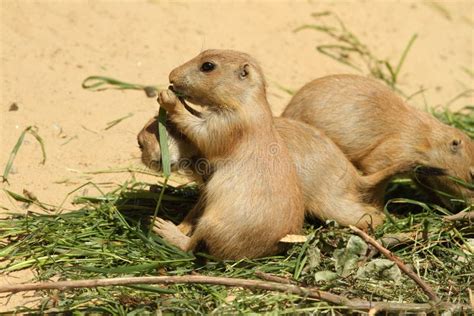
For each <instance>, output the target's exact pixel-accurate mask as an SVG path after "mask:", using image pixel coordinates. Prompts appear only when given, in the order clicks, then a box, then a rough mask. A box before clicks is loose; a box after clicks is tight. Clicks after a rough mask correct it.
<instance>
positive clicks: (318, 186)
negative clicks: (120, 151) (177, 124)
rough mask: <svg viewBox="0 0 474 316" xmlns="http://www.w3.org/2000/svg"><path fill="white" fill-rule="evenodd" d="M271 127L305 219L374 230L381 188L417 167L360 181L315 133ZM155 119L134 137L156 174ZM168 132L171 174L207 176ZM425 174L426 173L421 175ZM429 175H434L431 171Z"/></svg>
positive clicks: (188, 224)
mask: <svg viewBox="0 0 474 316" xmlns="http://www.w3.org/2000/svg"><path fill="white" fill-rule="evenodd" d="M274 121H275V127H276V129H277V131H278V133H279V134H280V136H281V137H282V139H283V141H284V142H285V144H286V146H287V147H288V150H289V152H290V156H291V158H292V160H293V162H294V164H295V167H296V171H297V175H298V179H299V182H300V184H301V188H302V191H303V197H304V206H305V209H306V214H307V215H308V216H310V217H316V218H319V219H321V220H327V219H330V220H335V221H336V222H338V223H339V224H341V225H355V226H357V227H359V228H362V229H367V228H368V227H369V226H373V227H376V226H378V225H380V224H381V223H383V220H384V218H385V215H384V213H383V212H382V205H381V204H380V200H381V198H380V197H379V194H381V195H382V200H383V193H384V192H383V188H384V187H385V186H386V182H388V181H389V180H390V178H391V177H392V176H393V175H395V174H396V173H397V172H400V171H403V172H405V171H409V170H411V169H412V168H414V166H415V165H416V164H413V165H406V166H399V165H396V166H393V167H389V168H387V169H384V170H382V171H380V172H377V173H374V174H373V175H370V176H361V175H360V174H359V173H358V171H357V170H356V168H355V167H354V166H353V165H352V164H351V163H350V161H349V160H348V159H347V158H346V157H345V155H344V154H343V153H342V151H341V150H340V149H339V148H338V147H337V146H336V145H335V144H334V143H333V142H332V141H331V139H329V138H328V137H327V136H326V135H325V134H324V133H322V132H321V131H319V130H317V129H316V128H314V127H312V126H310V125H308V124H305V123H302V122H299V121H295V120H292V119H288V118H274ZM157 124H158V123H157V119H156V118H153V119H151V120H150V121H148V123H147V124H146V125H145V126H144V127H143V129H142V130H141V132H140V133H139V134H138V143H139V147H140V149H141V151H142V156H141V157H142V161H143V163H144V164H145V165H146V166H148V167H150V168H152V169H155V170H158V171H159V170H160V160H161V150H160V145H159V142H158V138H157V132H158V131H157V129H158V128H157ZM167 129H168V138H169V148H170V156H171V157H174V158H173V160H172V163H173V166H174V167H175V169H179V170H182V169H184V170H185V171H186V172H188V171H192V172H193V175H194V178H195V179H197V180H198V181H199V180H200V179H201V178H204V179H205V178H206V177H208V176H209V175H208V174H206V172H208V169H209V168H207V166H206V165H205V164H203V162H205V161H203V160H201V159H196V158H198V157H199V155H200V154H199V151H198V150H197V148H196V147H195V146H194V145H193V144H192V143H191V142H189V141H188V140H186V139H185V138H183V137H182V136H181V135H180V134H179V133H178V132H177V131H176V130H175V129H174V128H173V127H171V128H167ZM425 170H426V171H428V170H429V168H426V169H425ZM432 171H433V170H432ZM198 209H199V206H197V207H196V208H194V209H193V210H192V211H191V212H190V213H189V214H188V216H186V218H185V219H184V221H183V222H182V223H181V224H180V225H179V228H180V229H181V231H182V232H184V233H188V232H189V231H191V230H192V227H193V226H194V225H195V223H196V219H197V217H198V216H199V210H198Z"/></svg>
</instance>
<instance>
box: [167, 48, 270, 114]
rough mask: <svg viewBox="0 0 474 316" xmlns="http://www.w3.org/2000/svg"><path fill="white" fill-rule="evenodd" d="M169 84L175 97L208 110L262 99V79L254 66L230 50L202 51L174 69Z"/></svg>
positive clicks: (245, 56)
mask: <svg viewBox="0 0 474 316" xmlns="http://www.w3.org/2000/svg"><path fill="white" fill-rule="evenodd" d="M169 81H170V83H171V85H172V90H173V91H174V92H175V93H176V94H177V95H178V96H181V97H182V98H184V99H186V100H188V101H190V102H191V103H194V104H197V105H201V106H206V107H210V108H236V107H238V106H239V104H251V103H252V102H249V100H251V99H258V98H262V97H263V98H265V79H264V76H263V73H262V70H261V69H260V66H259V65H258V63H257V62H256V61H255V59H254V58H252V57H251V56H250V55H248V54H245V53H241V52H237V51H232V50H218V49H215V50H206V51H204V52H202V53H201V54H199V55H198V56H196V57H195V58H193V59H191V60H190V61H188V62H187V63H185V64H183V65H181V66H179V67H177V68H175V69H174V70H173V71H172V72H171V73H170V75H169Z"/></svg>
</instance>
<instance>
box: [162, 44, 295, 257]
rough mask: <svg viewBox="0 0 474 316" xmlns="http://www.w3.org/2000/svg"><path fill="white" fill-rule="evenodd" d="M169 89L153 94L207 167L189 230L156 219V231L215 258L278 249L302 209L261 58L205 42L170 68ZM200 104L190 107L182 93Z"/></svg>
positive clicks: (256, 253) (255, 253) (259, 255)
mask: <svg viewBox="0 0 474 316" xmlns="http://www.w3.org/2000/svg"><path fill="white" fill-rule="evenodd" d="M169 79H170V83H171V84H172V88H173V91H171V90H165V91H162V92H161V93H160V95H159V97H158V101H159V103H160V105H161V106H162V107H164V108H165V109H166V110H167V112H168V116H169V120H170V121H172V122H173V123H174V124H175V125H176V128H177V129H178V130H179V131H180V132H182V133H183V134H184V135H185V136H186V137H187V138H188V139H189V140H190V141H191V142H192V143H193V144H194V145H195V146H196V147H197V148H198V149H199V151H200V152H201V153H202V156H203V157H205V158H206V159H207V160H208V161H209V164H210V167H211V168H212V176H211V177H210V178H209V179H207V181H206V183H205V186H204V188H203V192H202V195H201V198H200V200H199V202H198V204H200V205H202V211H201V212H202V214H200V218H199V221H198V222H197V224H196V226H195V227H194V230H193V232H192V235H191V236H190V237H188V236H186V235H184V234H182V233H181V231H179V229H177V228H176V226H174V225H173V224H172V223H171V222H167V221H163V220H161V221H159V223H158V233H159V234H160V235H161V236H162V237H164V238H165V239H166V240H168V241H169V242H171V243H173V244H175V245H176V246H178V247H180V248H181V249H183V250H185V251H189V250H197V249H198V248H200V247H201V246H205V248H206V250H207V251H208V252H209V253H210V254H211V255H214V256H216V257H218V258H221V259H241V258H255V257H262V256H267V255H273V254H276V253H278V252H280V251H281V250H282V248H281V247H282V246H281V244H280V243H279V240H280V239H281V238H282V237H284V236H286V235H288V234H297V233H299V232H300V230H301V229H302V226H303V220H304V209H303V199H302V194H301V190H300V187H299V184H298V181H297V178H296V171H295V168H294V166H293V164H292V163H291V160H290V157H289V155H288V151H287V149H286V147H285V145H284V144H283V143H282V140H281V138H280V137H279V135H278V133H277V132H276V130H275V127H274V125H273V118H272V114H271V111H270V107H269V105H268V102H267V99H266V91H265V80H264V77H263V73H262V71H261V70H260V67H259V65H258V64H257V63H256V62H255V60H254V59H253V58H252V57H251V56H249V55H247V54H244V53H240V52H236V51H228V50H207V51H204V52H202V53H201V54H199V55H198V56H197V57H195V58H193V59H192V60H190V61H189V62H187V63H185V64H183V65H182V66H180V67H178V68H176V69H174V70H173V71H172V72H171V74H170V78H169ZM175 93H176V94H178V95H180V96H182V98H183V99H185V100H186V101H190V102H192V103H194V104H197V105H200V106H203V107H205V109H206V110H205V111H203V112H202V113H201V115H200V116H196V115H194V114H193V113H191V112H190V111H189V110H188V109H187V108H186V104H185V103H183V99H178V98H177V97H176V95H175Z"/></svg>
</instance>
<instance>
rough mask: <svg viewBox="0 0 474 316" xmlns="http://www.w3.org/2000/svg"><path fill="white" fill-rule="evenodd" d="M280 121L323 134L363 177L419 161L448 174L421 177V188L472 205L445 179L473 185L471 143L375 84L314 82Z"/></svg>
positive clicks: (357, 79)
mask: <svg viewBox="0 0 474 316" xmlns="http://www.w3.org/2000/svg"><path fill="white" fill-rule="evenodd" d="M282 116H284V117H288V118H293V119H296V120H300V121H303V122H305V123H308V124H310V125H312V126H314V127H317V128H319V129H321V130H322V131H324V133H326V134H327V135H328V136H329V137H330V138H331V139H332V140H333V141H334V142H335V143H336V144H337V145H338V146H339V147H340V148H341V150H342V151H343V152H344V154H346V155H347V157H348V158H349V159H350V161H351V162H352V163H353V164H354V165H355V166H356V167H357V168H359V169H360V170H361V171H363V172H364V173H366V174H372V173H374V172H378V171H381V170H383V169H385V168H387V167H391V166H394V165H396V164H400V165H404V164H406V163H409V162H415V161H417V162H419V163H422V164H424V165H428V166H433V167H438V168H441V169H444V170H446V173H447V176H444V177H435V178H431V177H425V178H423V177H419V178H418V179H419V180H420V181H422V182H423V183H424V184H425V185H427V186H428V187H432V188H433V189H435V190H440V191H444V192H447V193H449V194H452V195H454V196H458V197H463V198H465V199H466V200H467V201H468V202H470V203H472V202H473V199H474V193H473V191H472V190H470V189H468V188H465V187H463V186H461V185H459V184H457V183H455V182H453V181H451V180H450V179H449V178H448V176H453V177H457V178H460V179H462V180H463V181H465V182H467V183H470V184H472V183H473V177H474V142H473V141H472V140H471V139H470V138H469V137H468V136H467V135H465V134H464V133H462V132H461V131H459V130H457V129H455V128H453V127H450V126H447V125H445V124H443V123H441V122H440V121H438V120H436V119H435V118H434V117H432V116H431V115H430V114H428V113H426V112H423V111H421V110H418V109H416V108H413V107H411V106H409V105H407V104H406V103H405V102H404V101H403V100H402V99H401V98H400V97H398V96H397V95H396V94H395V93H394V92H393V91H392V90H390V89H389V88H388V87H386V86H384V85H383V84H381V83H379V82H377V81H375V80H373V79H369V78H365V77H361V76H356V75H333V76H327V77H323V78H319V79H316V80H314V81H312V82H310V83H308V84H306V85H305V86H304V87H303V88H302V89H301V90H299V91H298V92H297V93H296V94H295V95H294V97H293V98H292V100H291V101H290V103H289V104H288V106H287V108H286V109H285V111H284V112H283V114H282ZM441 198H442V197H441ZM445 202H446V203H447V204H449V202H448V201H445Z"/></svg>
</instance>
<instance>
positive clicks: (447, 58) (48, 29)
mask: <svg viewBox="0 0 474 316" xmlns="http://www.w3.org/2000/svg"><path fill="white" fill-rule="evenodd" d="M442 7H443V8H444V9H445V10H443V9H439V6H436V5H432V4H431V2H421V1H358V2H353V1H259V2H257V1H232V2H231V1H220V2H211V1H188V2H185V1H182V2H175V3H170V2H166V1H103V2H101V1H94V2H92V1H91V3H87V2H85V1H63V2H59V1H58V2H52V1H51V2H47V1H42V2H32V1H6V0H4V1H1V9H0V10H1V13H0V14H1V15H0V20H1V29H0V38H1V68H0V73H1V76H0V78H1V79H0V80H1V83H0V100H1V107H0V111H1V112H0V113H1V114H0V128H1V134H0V172H2V173H3V169H4V167H5V165H6V163H7V161H8V158H9V155H10V152H11V150H12V148H13V146H14V145H15V143H16V141H17V139H18V137H19V136H20V134H21V132H22V131H23V130H24V129H25V128H26V127H28V126H35V127H36V128H37V132H38V134H39V135H40V136H41V137H42V138H43V139H44V142H45V149H46V153H47V160H46V163H45V164H44V165H41V164H40V162H41V158H42V157H41V150H40V146H39V145H38V143H37V142H36V141H35V139H34V138H33V137H32V136H31V135H27V136H26V137H25V142H24V143H23V146H22V147H21V148H20V151H19V153H18V155H17V157H16V159H15V161H14V166H13V169H12V173H11V174H10V176H9V183H3V184H0V188H1V189H8V190H11V191H13V192H17V193H21V192H22V191H23V190H27V191H29V192H31V193H32V194H34V195H35V196H36V197H37V198H38V199H39V200H41V201H42V202H46V203H50V204H54V205H57V204H59V203H61V202H62V201H63V199H64V198H65V197H66V196H67V194H68V193H69V192H71V191H73V190H75V189H76V188H77V187H78V186H80V185H83V184H85V183H87V182H88V181H93V182H95V183H97V184H98V185H99V186H100V187H101V188H102V189H103V190H107V189H108V188H110V187H113V186H114V185H115V184H118V183H122V182H123V181H125V180H126V179H129V178H130V177H132V174H131V173H128V172H125V173H110V172H108V173H103V174H89V173H87V172H91V171H92V172H93V171H99V170H109V171H110V170H111V169H123V168H141V165H140V161H139V150H138V147H137V143H136V134H137V133H138V132H139V130H140V128H141V127H142V126H143V125H144V124H145V122H146V121H147V120H148V119H149V118H150V117H152V116H153V115H154V114H155V113H156V112H157V103H156V101H155V99H154V98H146V97H145V95H144V93H143V92H141V91H118V90H108V91H103V92H91V91H87V90H83V89H82V88H81V82H82V81H83V79H85V78H86V77H87V76H90V75H106V76H111V77H114V78H118V79H122V80H124V81H129V82H134V83H144V84H156V85H162V86H163V87H166V85H167V82H168V80H167V78H168V73H169V71H170V70H171V69H173V68H174V67H176V66H178V65H180V64H181V63H183V62H185V61H187V60H188V59H190V58H192V57H194V56H195V55H197V54H198V53H199V52H200V51H202V50H204V49H207V48H228V49H236V50H241V51H245V52H248V53H250V54H252V55H254V56H255V57H256V58H257V59H258V60H259V61H260V62H261V64H262V67H263V69H264V71H265V73H266V75H267V79H268V81H269V83H270V84H269V101H270V103H271V104H272V107H273V110H274V113H275V115H278V114H280V113H281V111H282V110H283V108H284V106H285V105H286V103H287V102H288V101H289V99H290V95H289V94H287V93H285V92H284V91H282V90H281V89H279V88H278V87H277V86H276V84H275V83H277V84H279V85H282V86H284V87H287V88H290V89H298V88H299V87H300V86H302V85H303V84H304V83H306V82H308V81H310V80H311V79H314V78H317V77H320V76H324V75H328V74H335V73H358V74H367V72H365V73H364V72H362V73H361V72H358V71H356V70H354V69H352V68H349V67H347V66H345V65H343V64H341V63H338V62H337V61H334V60H332V59H330V58H328V57H327V56H324V55H322V54H320V53H318V52H317V51H316V49H315V47H316V45H320V44H325V43H333V41H331V40H330V39H329V38H328V36H326V35H324V34H320V33H317V32H315V31H311V30H306V31H301V32H298V33H294V32H293V30H294V29H295V28H297V27H299V26H301V25H303V24H311V23H314V22H316V20H315V19H314V18H312V17H311V13H314V12H321V11H328V10H329V11H332V12H334V13H336V14H337V15H338V16H339V17H340V18H341V19H342V20H343V21H344V23H345V24H346V26H347V27H348V28H349V29H350V30H351V31H353V32H354V33H355V34H357V35H358V37H359V38H360V40H361V41H362V42H363V43H365V44H367V45H368V47H369V48H370V49H371V50H372V52H373V53H374V55H376V56H378V57H380V58H382V59H388V60H390V61H393V63H396V61H398V59H399V58H400V55H401V52H402V51H403V49H404V48H405V46H406V44H407V42H408V40H409V39H410V37H411V36H412V35H413V34H415V33H416V34H418V38H417V40H416V41H415V43H414V45H413V48H412V50H411V51H410V52H409V54H408V57H407V59H406V62H405V64H404V66H403V68H402V71H401V73H400V77H399V86H400V88H402V89H403V91H405V92H406V93H407V94H411V93H414V92H416V91H418V90H419V89H420V88H421V87H423V88H425V89H426V91H425V93H424V98H423V97H422V96H421V95H419V96H417V97H415V98H414V99H413V100H412V101H411V103H412V104H413V105H414V106H420V107H422V106H424V104H425V102H426V104H428V105H430V106H443V105H445V104H446V103H447V102H448V101H449V100H451V99H452V98H453V97H455V96H456V95H458V94H459V93H461V92H463V91H464V90H466V89H469V88H472V87H473V81H474V78H473V74H472V71H473V68H474V60H473V48H474V45H473V40H474V36H473V35H474V33H473V32H474V19H473V16H474V15H473V13H474V3H473V2H471V1H456V2H454V1H450V2H445V3H442ZM472 102H473V98H472V97H467V98H462V99H459V100H457V101H456V102H454V103H453V104H451V105H450V106H451V107H452V108H453V109H456V108H460V107H462V106H464V105H465V104H473V103H472ZM12 104H16V105H17V107H18V110H16V111H10V108H11V106H12ZM129 113H131V114H132V116H131V117H129V118H127V119H125V120H123V121H122V122H121V123H119V124H117V125H116V126H114V127H112V128H110V129H108V130H105V128H106V126H107V123H108V122H110V121H113V120H115V119H118V118H121V117H124V116H127V115H128V114H129ZM136 176H137V177H138V178H140V179H141V178H143V177H144V176H142V175H140V174H136ZM146 180H147V181H151V182H153V181H156V179H155V178H152V177H146ZM97 193H98V192H97V190H96V189H94V188H93V187H92V186H86V187H84V188H82V189H80V190H79V191H77V192H74V193H72V194H71V195H70V196H69V198H68V199H67V201H66V203H65V207H66V209H73V206H71V205H70V201H71V200H72V198H73V197H74V196H75V195H77V194H97ZM10 211H12V212H20V213H24V212H25V211H26V209H25V208H24V207H23V205H21V204H20V203H18V202H15V201H14V200H12V199H11V198H9V197H8V195H7V194H6V193H5V192H4V191H0V216H1V214H3V216H5V215H4V214H5V213H7V212H10ZM17 275H18V278H16V277H15V278H14V277H10V278H3V279H0V283H1V282H21V281H25V280H27V279H28V278H30V277H31V273H27V272H24V273H19V274H17ZM2 280H3V281H2ZM28 300H30V298H24V297H23V296H22V295H15V296H14V297H13V298H12V299H11V300H10V301H8V304H6V305H3V303H5V302H6V301H5V300H3V301H0V311H2V310H7V309H9V308H12V307H14V306H17V305H18V304H22V303H25V302H27V301H28Z"/></svg>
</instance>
